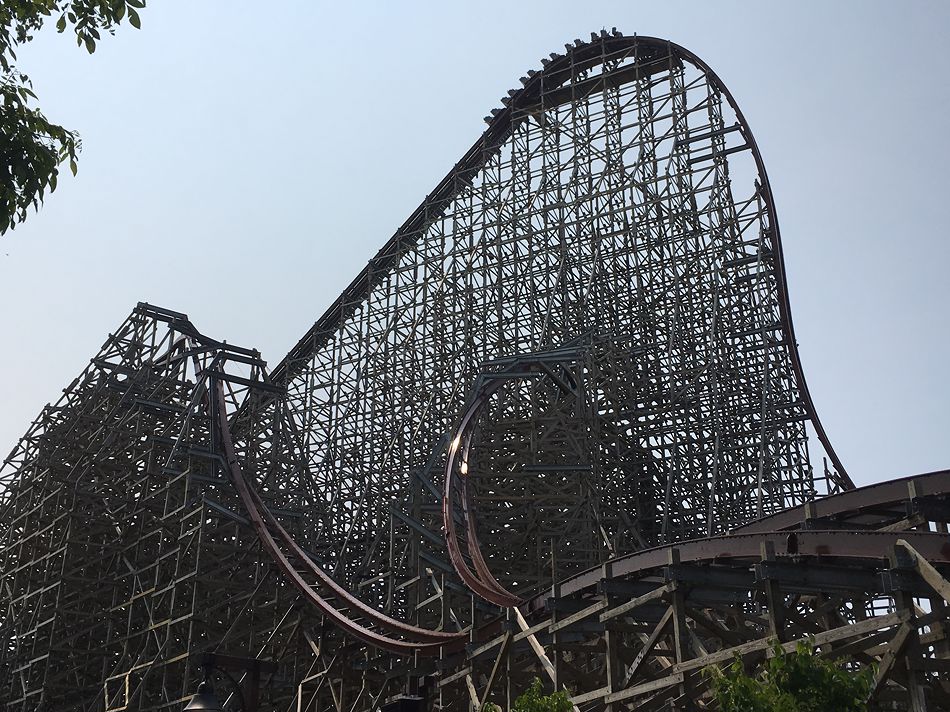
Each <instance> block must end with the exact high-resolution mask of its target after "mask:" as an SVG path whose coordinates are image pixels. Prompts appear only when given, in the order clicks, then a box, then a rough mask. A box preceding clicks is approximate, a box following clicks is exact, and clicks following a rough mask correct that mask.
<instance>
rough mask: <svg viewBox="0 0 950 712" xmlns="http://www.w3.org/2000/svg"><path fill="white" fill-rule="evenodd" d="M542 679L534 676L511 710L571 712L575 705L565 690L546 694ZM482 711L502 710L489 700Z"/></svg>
mask: <svg viewBox="0 0 950 712" xmlns="http://www.w3.org/2000/svg"><path fill="white" fill-rule="evenodd" d="M543 693H544V688H543V687H542V686H541V680H539V679H538V678H534V680H532V681H531V687H529V688H528V689H527V690H526V691H525V692H524V693H523V694H522V695H521V696H520V697H518V699H516V700H515V703H514V704H513V705H512V706H511V712H571V710H572V709H573V708H574V705H572V704H571V698H570V697H569V696H568V694H567V693H566V692H564V690H560V691H558V692H553V693H551V694H550V695H545V694H543ZM482 712H501V710H500V708H499V707H498V705H494V704H492V703H491V702H488V703H486V704H484V705H482Z"/></svg>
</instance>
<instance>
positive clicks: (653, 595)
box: [600, 584, 673, 623]
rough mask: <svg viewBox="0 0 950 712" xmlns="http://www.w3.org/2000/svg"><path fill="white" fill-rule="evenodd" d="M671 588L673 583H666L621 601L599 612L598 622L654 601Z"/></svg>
mask: <svg viewBox="0 0 950 712" xmlns="http://www.w3.org/2000/svg"><path fill="white" fill-rule="evenodd" d="M672 590H673V584H666V585H665V586H660V588H658V589H656V590H654V591H650V592H649V593H645V594H643V595H642V596H638V597H637V598H634V599H633V600H632V601H627V602H626V603H622V604H620V605H619V606H616V607H614V608H611V609H610V610H609V611H604V612H603V613H601V614H600V622H601V623H606V622H607V621H609V620H610V619H612V618H616V617H617V616H622V615H623V614H624V613H627V612H628V611H632V610H633V609H634V608H639V607H640V606H642V605H643V604H644V603H649V602H650V601H655V600H656V599H658V598H662V597H663V596H665V595H667V594H668V593H670V592H672Z"/></svg>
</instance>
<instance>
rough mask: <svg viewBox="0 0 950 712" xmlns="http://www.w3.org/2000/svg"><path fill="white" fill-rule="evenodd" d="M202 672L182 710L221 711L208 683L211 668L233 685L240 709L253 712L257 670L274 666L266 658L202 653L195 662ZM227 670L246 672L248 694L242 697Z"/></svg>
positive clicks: (222, 710) (257, 690) (240, 690)
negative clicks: (202, 676) (201, 677)
mask: <svg viewBox="0 0 950 712" xmlns="http://www.w3.org/2000/svg"><path fill="white" fill-rule="evenodd" d="M199 665H200V666H201V668H203V669H204V671H205V679H204V682H202V683H201V684H200V685H198V690H197V691H196V692H195V694H194V696H193V697H192V698H191V700H190V701H189V702H188V704H187V705H185V708H184V710H182V712H224V707H223V706H222V704H221V702H220V701H219V700H218V698H217V697H216V696H215V694H214V688H213V687H212V685H211V671H212V670H217V671H219V672H220V673H222V674H223V675H224V676H225V677H227V678H228V680H230V681H231V684H232V685H233V686H234V694H235V695H237V698H238V701H239V702H240V703H241V712H257V709H258V705H259V699H258V698H259V695H260V684H261V673H262V672H274V671H275V670H276V669H277V666H276V665H275V664H274V663H272V662H268V661H266V660H257V659H255V658H238V657H234V656H233V655H218V654H217V653H206V654H204V655H202V656H201V662H200V663H199ZM228 670H240V671H242V672H245V673H247V675H248V679H249V683H248V688H249V690H248V695H247V696H245V694H244V690H242V689H241V685H240V683H238V681H237V680H235V679H234V677H233V676H232V675H231V673H230V672H228Z"/></svg>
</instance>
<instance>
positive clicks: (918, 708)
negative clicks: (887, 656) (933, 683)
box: [888, 546, 930, 712]
mask: <svg viewBox="0 0 950 712" xmlns="http://www.w3.org/2000/svg"><path fill="white" fill-rule="evenodd" d="M888 559H889V561H890V564H891V572H890V573H891V582H892V584H895V583H896V585H895V586H894V590H893V593H892V595H893V596H894V603H895V605H896V607H897V610H898V611H902V612H904V613H905V614H906V615H907V616H908V618H907V623H908V625H909V626H910V635H908V636H907V640H906V642H905V644H904V651H905V652H904V653H903V657H904V659H903V661H902V664H900V667H901V668H903V671H904V672H905V673H906V675H907V684H906V687H907V694H908V697H909V700H908V701H909V702H910V709H911V712H928V711H929V709H930V708H929V707H928V705H927V696H926V692H925V690H924V686H923V685H922V684H921V681H920V671H919V670H915V669H914V668H913V667H912V666H911V665H910V664H909V660H908V657H909V655H908V653H907V651H909V652H910V654H911V655H915V654H917V653H918V652H919V650H920V638H919V635H918V630H917V625H916V621H915V619H916V617H917V612H916V609H915V608H914V597H913V595H912V594H911V593H910V592H909V591H907V590H905V589H904V588H903V586H902V585H901V583H902V580H901V579H902V576H903V575H905V574H906V573H907V572H908V571H909V570H912V569H913V568H914V561H913V559H912V558H911V557H910V555H909V554H908V553H907V551H906V550H905V549H903V548H902V547H900V546H895V547H894V548H893V549H892V550H891V551H890V553H888ZM894 653H895V654H900V653H901V651H894Z"/></svg>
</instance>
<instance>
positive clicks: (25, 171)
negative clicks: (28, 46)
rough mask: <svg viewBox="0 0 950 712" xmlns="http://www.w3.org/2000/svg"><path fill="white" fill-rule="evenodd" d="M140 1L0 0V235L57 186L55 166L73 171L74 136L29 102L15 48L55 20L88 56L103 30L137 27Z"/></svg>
mask: <svg viewBox="0 0 950 712" xmlns="http://www.w3.org/2000/svg"><path fill="white" fill-rule="evenodd" d="M143 7H145V0H0V235H2V234H3V233H5V232H6V231H7V230H11V229H13V228H14V227H15V226H16V225H17V224H18V223H21V222H23V221H24V220H25V219H26V216H27V213H28V211H29V209H30V207H33V208H34V209H37V208H39V205H40V203H42V202H43V198H44V197H45V195H46V193H47V192H52V191H54V190H56V182H57V179H58V176H59V167H60V166H61V165H62V164H63V163H64V162H67V161H68V163H69V168H70V170H71V171H72V173H73V174H74V175H75V173H76V168H77V165H76V160H77V158H78V155H79V151H80V149H81V148H82V144H81V142H80V140H79V136H78V135H77V134H76V133H75V132H74V131H70V130H68V129H66V128H63V127H62V126H60V125H58V124H55V123H52V122H51V121H49V120H48V119H47V118H46V117H45V116H44V115H43V113H42V112H41V111H40V110H39V109H38V108H36V107H35V106H33V105H32V104H33V102H35V101H36V95H35V94H34V93H33V85H32V83H31V82H30V79H29V77H28V76H27V75H26V74H24V73H22V72H21V71H19V69H18V68H17V66H16V59H17V57H16V50H17V48H18V47H19V46H20V45H23V44H25V43H27V42H29V41H30V40H32V39H33V36H34V34H35V33H36V32H38V31H39V30H40V29H42V28H43V26H44V25H45V24H46V23H47V22H49V21H51V20H52V19H53V18H56V29H57V31H58V32H61V33H62V32H65V31H66V29H67V27H68V28H71V29H72V32H73V34H74V35H75V37H76V43H77V44H78V45H79V46H80V47H85V49H86V51H87V52H89V53H90V54H91V53H92V52H95V51H96V43H97V42H98V41H99V40H100V39H101V37H102V33H103V32H107V33H109V34H112V33H114V32H115V28H116V27H117V26H118V25H120V24H122V23H123V22H125V21H127V22H128V23H129V24H130V25H132V26H133V27H136V28H137V27H140V26H141V19H140V18H139V14H138V10H140V9H142V8H143Z"/></svg>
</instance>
